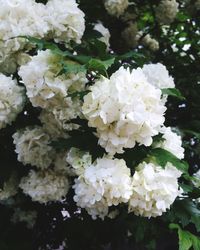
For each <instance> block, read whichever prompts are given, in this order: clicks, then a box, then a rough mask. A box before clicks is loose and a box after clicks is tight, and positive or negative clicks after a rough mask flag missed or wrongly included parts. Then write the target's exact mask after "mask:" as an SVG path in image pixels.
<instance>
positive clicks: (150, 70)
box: [142, 63, 175, 89]
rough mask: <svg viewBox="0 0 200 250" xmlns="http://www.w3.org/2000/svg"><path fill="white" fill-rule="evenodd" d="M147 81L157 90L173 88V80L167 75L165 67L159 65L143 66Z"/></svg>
mask: <svg viewBox="0 0 200 250" xmlns="http://www.w3.org/2000/svg"><path fill="white" fill-rule="evenodd" d="M142 70H143V72H144V74H145V76H146V78H147V80H148V82H149V83H151V84H152V85H153V86H155V87H156V88H159V89H165V88H174V87H175V84H174V79H173V78H172V77H171V76H170V75H169V72H168V70H167V69H166V67H165V66H164V65H163V64H161V63H156V64H145V65H144V66H143V68H142Z"/></svg>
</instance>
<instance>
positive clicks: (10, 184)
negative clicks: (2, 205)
mask: <svg viewBox="0 0 200 250" xmlns="http://www.w3.org/2000/svg"><path fill="white" fill-rule="evenodd" d="M18 184H19V180H18V178H17V176H16V174H15V173H12V174H11V176H10V178H9V179H8V180H7V181H6V182H4V184H3V188H2V189H1V188H0V201H4V200H7V199H9V198H10V197H12V196H14V195H16V194H17V191H18Z"/></svg>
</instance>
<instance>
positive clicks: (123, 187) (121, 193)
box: [72, 157, 132, 219]
mask: <svg viewBox="0 0 200 250" xmlns="http://www.w3.org/2000/svg"><path fill="white" fill-rule="evenodd" d="M72 167H73V165H72ZM73 188H74V191H75V196H74V200H75V201H76V202H77V205H78V206H79V207H81V208H85V209H86V210H87V212H88V213H89V214H90V215H91V216H92V218H93V219H95V218H96V217H97V216H99V217H100V218H102V219H103V218H104V217H105V216H106V215H107V214H108V209H109V207H110V206H117V205H118V204H120V203H127V202H128V200H129V198H130V196H131V194H132V189H131V177H130V169H129V168H127V166H126V163H125V161H124V160H119V159H112V158H108V157H104V158H98V159H97V160H96V161H95V162H94V163H90V164H89V165H88V166H87V167H86V168H85V169H84V172H83V173H82V174H81V175H80V176H79V177H78V178H77V179H76V180H75V184H74V185H73Z"/></svg>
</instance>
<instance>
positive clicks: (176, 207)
mask: <svg viewBox="0 0 200 250" xmlns="http://www.w3.org/2000/svg"><path fill="white" fill-rule="evenodd" d="M163 219H164V220H165V221H170V222H175V223H181V225H182V226H183V227H185V226H187V225H189V224H190V223H193V224H194V225H195V227H196V230H197V232H200V210H199V209H198V207H197V205H196V204H195V203H194V202H192V201H191V200H189V199H184V200H177V201H175V202H174V204H173V205H172V207H171V209H170V210H169V211H168V212H167V213H166V214H165V215H164V216H163Z"/></svg>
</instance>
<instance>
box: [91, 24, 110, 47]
mask: <svg viewBox="0 0 200 250" xmlns="http://www.w3.org/2000/svg"><path fill="white" fill-rule="evenodd" d="M94 30H96V31H98V32H99V33H100V34H101V35H102V37H100V38H99V40H100V41H101V42H103V43H105V44H106V46H107V49H109V47H110V32H109V30H108V29H107V28H105V27H104V26H103V24H102V23H101V22H98V23H96V24H95V25H94Z"/></svg>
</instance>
